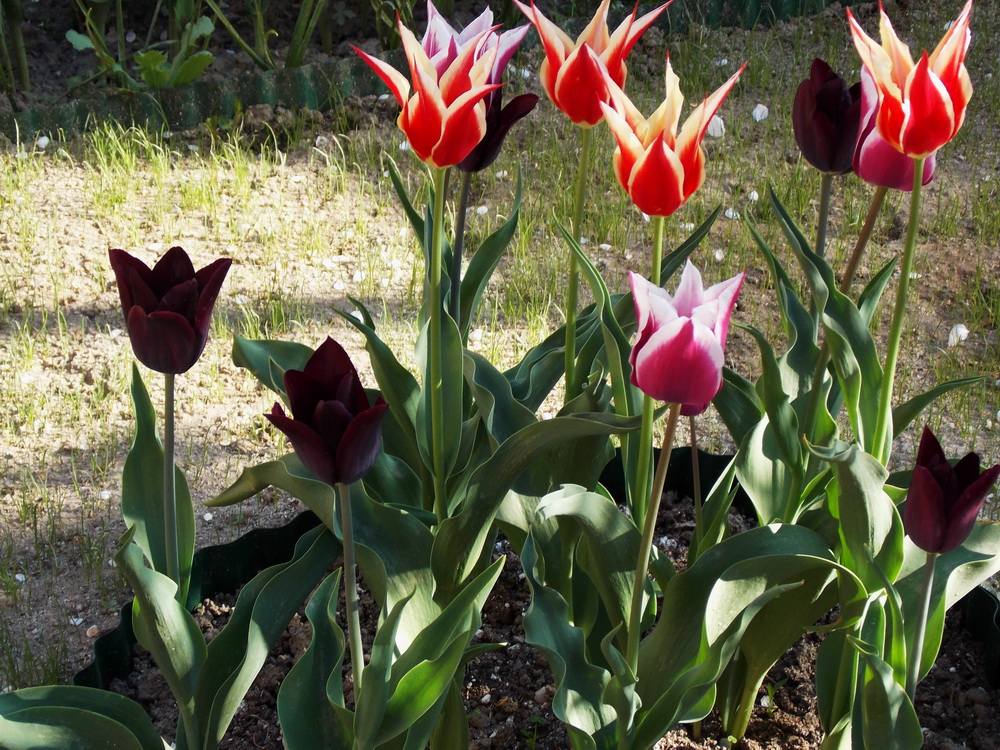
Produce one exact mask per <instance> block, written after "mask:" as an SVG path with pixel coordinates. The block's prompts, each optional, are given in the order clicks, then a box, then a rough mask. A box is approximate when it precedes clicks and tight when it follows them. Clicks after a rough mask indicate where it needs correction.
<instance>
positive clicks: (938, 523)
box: [903, 441, 945, 552]
mask: <svg viewBox="0 0 1000 750" xmlns="http://www.w3.org/2000/svg"><path fill="white" fill-rule="evenodd" d="M921 445H923V441H921ZM903 526H904V528H905V529H906V533H907V535H908V536H909V537H910V539H911V540H912V541H913V543H914V544H915V545H917V546H918V547H919V548H920V549H922V550H924V551H925V552H940V551H941V538H942V536H943V532H944V527H945V518H944V497H943V495H942V493H941V488H940V487H939V486H938V483H937V482H936V481H935V480H934V477H933V476H932V475H931V473H930V472H929V471H928V470H927V469H926V468H924V467H923V466H921V465H920V464H917V466H916V468H915V469H914V470H913V475H912V477H911V479H910V490H909V492H908V493H907V495H906V506H905V507H904V509H903Z"/></svg>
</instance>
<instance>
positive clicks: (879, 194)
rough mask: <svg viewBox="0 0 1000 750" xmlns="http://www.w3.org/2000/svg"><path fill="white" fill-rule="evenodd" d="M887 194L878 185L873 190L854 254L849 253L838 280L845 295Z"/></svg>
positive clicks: (887, 189)
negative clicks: (841, 275) (849, 255)
mask: <svg viewBox="0 0 1000 750" xmlns="http://www.w3.org/2000/svg"><path fill="white" fill-rule="evenodd" d="M888 192H889V188H887V187H882V186H881V185H879V186H878V187H877V188H875V194H874V195H872V204H871V206H869V207H868V215H867V216H866V217H865V223H864V225H863V226H862V227H861V233H860V234H858V241H857V242H856V243H855V245H854V252H853V253H851V257H850V260H848V261H847V267H846V268H845V269H844V276H843V278H842V279H841V280H840V291H841V292H843V293H844V294H847V293H848V292H849V291H850V289H851V284H853V283H854V274H855V273H857V270H858V266H859V265H861V256H862V255H864V253H865V247H867V246H868V239H869V238H870V237H871V235H872V229H874V228H875V219H877V218H878V214H879V211H881V210H882V204H883V203H885V194H886V193H888Z"/></svg>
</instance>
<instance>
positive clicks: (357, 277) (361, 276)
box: [351, 271, 365, 284]
mask: <svg viewBox="0 0 1000 750" xmlns="http://www.w3.org/2000/svg"><path fill="white" fill-rule="evenodd" d="M364 280H365V272H364V271H355V272H354V275H353V276H352V277H351V281H353V282H354V283H355V284H359V283H361V282H362V281H364Z"/></svg>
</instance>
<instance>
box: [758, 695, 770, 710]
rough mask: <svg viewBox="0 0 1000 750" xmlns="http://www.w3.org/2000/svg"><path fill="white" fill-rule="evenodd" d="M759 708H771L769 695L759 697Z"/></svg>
mask: <svg viewBox="0 0 1000 750" xmlns="http://www.w3.org/2000/svg"><path fill="white" fill-rule="evenodd" d="M760 707H761V708H770V707H771V696H770V695H762V696H761V697H760Z"/></svg>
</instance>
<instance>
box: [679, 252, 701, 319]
mask: <svg viewBox="0 0 1000 750" xmlns="http://www.w3.org/2000/svg"><path fill="white" fill-rule="evenodd" d="M704 301H705V287H704V284H703V283H702V280H701V272H700V271H699V270H698V269H697V268H696V267H695V265H694V263H692V262H691V261H690V260H687V261H685V262H684V270H683V271H681V280H680V281H679V282H678V283H677V291H676V292H674V296H673V302H674V307H676V308H677V314H678V315H683V316H685V317H688V318H690V317H691V313H692V312H693V311H694V309H695V308H696V307H698V305H700V304H702V303H703V302H704Z"/></svg>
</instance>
